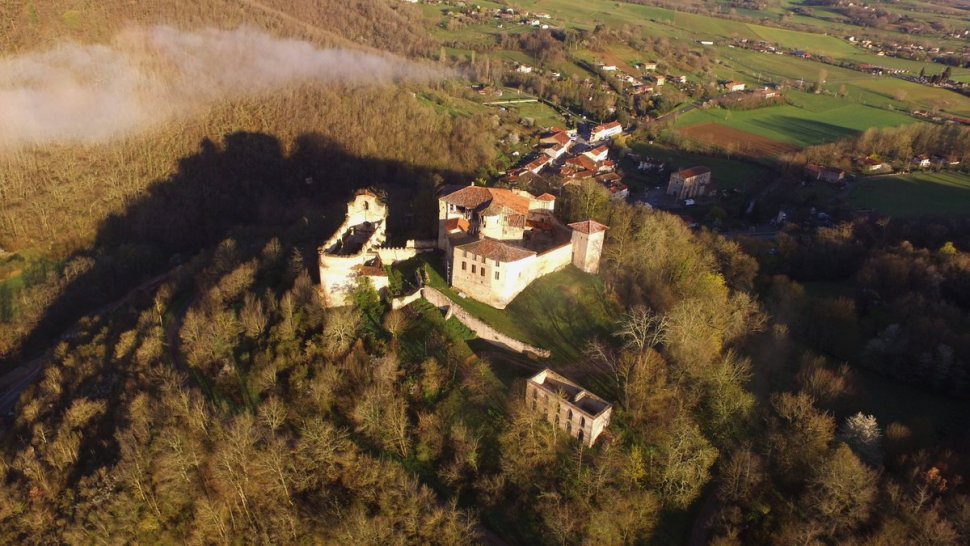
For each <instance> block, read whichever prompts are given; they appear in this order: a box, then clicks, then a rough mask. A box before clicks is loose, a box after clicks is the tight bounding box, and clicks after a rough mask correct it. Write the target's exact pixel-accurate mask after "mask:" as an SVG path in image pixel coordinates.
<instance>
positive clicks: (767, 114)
mask: <svg viewBox="0 0 970 546" xmlns="http://www.w3.org/2000/svg"><path fill="white" fill-rule="evenodd" d="M826 98H828V99H829V100H830V101H831V103H830V108H828V109H824V110H823V109H822V107H823V106H822V101H815V102H812V103H810V104H809V106H811V107H812V109H808V108H802V107H799V106H795V105H784V106H771V107H768V108H759V109H756V110H740V111H739V110H725V109H721V108H711V109H708V110H693V111H691V112H688V113H687V114H684V115H683V116H680V118H678V119H677V123H676V127H691V126H694V125H701V124H705V123H717V124H721V125H725V126H727V127H731V128H734V129H738V130H740V131H746V132H749V133H752V134H755V135H758V136H762V137H765V138H770V139H772V140H777V141H779V142H784V143H787V144H794V145H796V146H811V145H814V144H822V143H825V142H832V141H835V140H839V139H842V138H847V137H851V136H854V135H856V134H858V133H860V132H862V131H865V130H866V129H868V128H870V127H894V126H897V125H905V124H908V123H915V122H916V120H915V119H914V118H912V117H910V116H908V115H906V114H901V113H898V112H890V111H887V110H881V109H878V108H873V107H870V106H863V105H861V104H844V105H842V106H835V105H837V104H839V99H838V98H837V97H826ZM832 106H834V107H832Z"/></svg>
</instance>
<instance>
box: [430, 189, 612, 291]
mask: <svg viewBox="0 0 970 546" xmlns="http://www.w3.org/2000/svg"><path fill="white" fill-rule="evenodd" d="M555 201H556V198H555V197H554V196H552V195H549V194H543V195H540V196H538V197H536V196H534V195H532V194H530V193H528V192H524V191H517V190H507V189H500V188H484V187H479V186H466V187H464V188H461V189H459V190H457V191H453V192H447V193H445V195H443V196H441V197H440V198H439V200H438V211H439V217H438V247H439V248H440V249H442V250H443V251H444V252H445V256H446V260H447V265H448V280H449V282H450V283H451V285H452V286H453V287H454V288H456V289H458V290H459V291H461V292H462V293H463V294H465V295H467V296H469V297H471V298H474V299H476V300H478V301H481V302H483V303H487V304H489V305H491V306H493V307H496V308H499V309H503V308H505V306H507V305H508V304H509V303H510V302H511V301H512V300H513V299H515V297H516V296H517V295H518V294H519V293H520V292H522V290H525V288H526V287H527V286H529V284H531V283H532V281H534V280H536V279H538V278H539V277H542V276H543V275H548V274H549V273H553V272H555V271H558V270H560V269H562V268H564V267H566V266H567V265H569V264H570V263H572V264H574V265H575V266H576V267H578V268H579V269H581V270H583V271H585V272H587V273H596V272H597V271H598V270H599V260H600V255H601V254H602V249H603V238H604V236H605V231H606V229H607V228H606V226H604V225H602V224H599V223H596V222H592V221H587V222H578V223H576V224H570V225H569V226H565V225H563V224H562V223H561V222H560V221H559V220H558V219H557V218H556V217H555V216H554V215H553V211H554V209H555Z"/></svg>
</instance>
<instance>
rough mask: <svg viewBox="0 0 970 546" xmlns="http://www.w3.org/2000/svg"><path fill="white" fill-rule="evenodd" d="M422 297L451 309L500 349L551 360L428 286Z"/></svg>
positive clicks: (441, 306) (422, 291)
mask: <svg viewBox="0 0 970 546" xmlns="http://www.w3.org/2000/svg"><path fill="white" fill-rule="evenodd" d="M421 296H422V297H424V299H426V300H428V301H429V302H430V303H431V304H432V305H434V306H435V307H439V308H450V309H451V313H452V316H453V317H455V318H456V319H458V320H459V321H460V322H461V323H462V324H464V325H465V326H466V327H468V329H469V330H471V331H472V332H475V335H477V336H478V337H479V338H481V339H483V340H485V341H488V342H489V343H492V344H493V345H498V346H499V347H502V348H505V349H508V350H510V351H514V352H517V353H532V354H534V355H536V356H539V357H541V358H549V355H550V353H549V351H548V350H547V349H542V348H539V347H536V346H534V345H529V344H528V343H525V342H523V341H519V340H517V339H515V338H513V337H510V336H507V335H505V334H503V333H501V332H499V331H498V330H496V329H495V328H492V327H491V326H489V325H488V324H485V323H484V322H482V321H481V320H479V319H477V318H475V317H474V316H472V315H471V313H469V312H468V311H466V310H465V309H464V308H462V307H461V306H460V305H458V304H456V303H455V302H453V301H451V298H449V297H448V296H446V295H444V294H442V293H441V292H439V291H438V290H436V289H434V288H431V287H430V286H426V287H424V288H422V289H421Z"/></svg>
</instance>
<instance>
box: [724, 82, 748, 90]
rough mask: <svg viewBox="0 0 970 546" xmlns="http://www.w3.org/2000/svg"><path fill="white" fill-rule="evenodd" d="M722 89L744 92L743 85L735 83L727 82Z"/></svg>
mask: <svg viewBox="0 0 970 546" xmlns="http://www.w3.org/2000/svg"><path fill="white" fill-rule="evenodd" d="M724 89H726V90H727V91H732V92H733V91H744V84H743V83H741V82H736V81H733V80H731V81H729V82H727V83H725V84H724Z"/></svg>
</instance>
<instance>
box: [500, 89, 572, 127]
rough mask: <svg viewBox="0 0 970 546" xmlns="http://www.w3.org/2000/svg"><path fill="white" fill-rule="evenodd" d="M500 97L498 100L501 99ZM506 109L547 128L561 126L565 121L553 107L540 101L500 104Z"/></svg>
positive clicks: (534, 124) (536, 125) (535, 124)
mask: <svg viewBox="0 0 970 546" xmlns="http://www.w3.org/2000/svg"><path fill="white" fill-rule="evenodd" d="M503 99H505V97H502V98H500V99H498V100H503ZM502 107H503V108H507V109H508V110H510V111H512V112H515V113H516V114H517V115H518V116H519V118H521V119H523V120H532V123H533V126H535V127H541V128H547V127H563V126H565V123H566V122H565V121H564V120H563V118H562V116H561V115H559V112H557V111H556V110H555V109H554V108H552V107H550V106H548V105H546V104H544V103H541V102H527V103H524V104H506V105H503V106H502Z"/></svg>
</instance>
